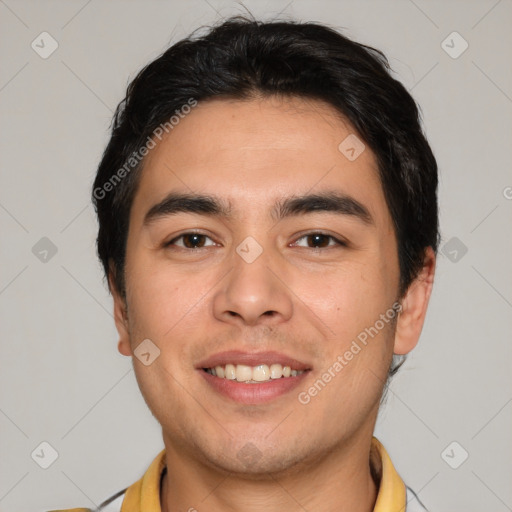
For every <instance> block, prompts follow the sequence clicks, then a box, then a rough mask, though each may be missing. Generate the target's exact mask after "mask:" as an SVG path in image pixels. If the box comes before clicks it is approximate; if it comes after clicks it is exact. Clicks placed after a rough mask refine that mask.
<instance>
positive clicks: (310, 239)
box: [294, 233, 346, 249]
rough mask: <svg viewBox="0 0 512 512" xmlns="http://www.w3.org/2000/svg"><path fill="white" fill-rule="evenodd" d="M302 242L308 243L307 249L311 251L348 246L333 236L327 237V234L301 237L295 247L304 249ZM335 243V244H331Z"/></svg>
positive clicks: (312, 234) (311, 234)
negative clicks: (300, 242)
mask: <svg viewBox="0 0 512 512" xmlns="http://www.w3.org/2000/svg"><path fill="white" fill-rule="evenodd" d="M300 240H305V241H306V247H307V248H310V249H324V248H327V247H334V246H336V245H338V246H345V245H346V244H345V243H344V242H342V241H341V240H338V239H337V238H334V237H333V236H332V235H327V234H325V233H309V234H307V235H304V236H302V237H300V238H299V239H298V240H297V242H295V244H294V245H298V246H300V247H304V245H302V244H299V243H298V242H299V241H300ZM331 242H334V243H331Z"/></svg>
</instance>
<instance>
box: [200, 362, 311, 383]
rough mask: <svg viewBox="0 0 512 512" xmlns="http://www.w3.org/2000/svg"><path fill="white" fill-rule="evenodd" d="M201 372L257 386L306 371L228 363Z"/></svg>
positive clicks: (272, 365) (263, 365)
mask: <svg viewBox="0 0 512 512" xmlns="http://www.w3.org/2000/svg"><path fill="white" fill-rule="evenodd" d="M203 370H204V371H205V372H206V373H209V374H210V375H213V376H214V377H217V378H219V379H228V380H236V381H237V382H245V383H246V384H258V383H260V382H268V381H270V380H274V379H288V378H290V377H297V376H298V375H301V374H303V373H304V372H305V371H308V370H297V369H296V368H292V367H291V366H283V365H281V364H279V363H274V364H270V365H268V364H265V363H261V364H258V365H256V366H248V365H245V364H237V365H235V364H232V363H228V364H226V365H218V366H215V367H213V368H203Z"/></svg>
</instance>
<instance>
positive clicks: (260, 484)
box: [161, 436, 378, 512]
mask: <svg viewBox="0 0 512 512" xmlns="http://www.w3.org/2000/svg"><path fill="white" fill-rule="evenodd" d="M167 444H168V443H166V462H167V468H168V471H167V472H166V473H165V475H164V477H163V479H162V488H161V504H162V512H177V511H178V510H186V511H190V512H194V510H196V511H200V510H205V509H208V510H209V511H211V512H221V511H222V512H226V511H233V512H235V511H237V510H244V511H246V512H278V511H279V512H282V510H283V509H285V508H286V510H287V511H293V512H294V511H297V512H303V511H304V510H322V511H336V512H349V511H350V512H370V511H372V510H373V507H374V504H375V501H376V497H377V485H376V484H375V481H374V478H372V469H373V470H374V469H375V468H371V467H370V445H371V436H370V438H369V439H368V436H366V439H365V440H360V441H358V442H356V443H353V442H351V443H350V445H348V444H347V445H345V446H342V447H338V448H337V449H335V450H332V451H330V453H329V454H327V455H325V456H324V457H322V458H321V459H320V460H318V461H316V462H315V464H314V465H313V464H308V465H307V466H305V467H303V468H299V469H297V468H295V470H294V471H292V472H288V473H287V474H284V473H282V474H266V475H264V476H262V477H261V478H259V479H255V478H247V477H244V476H240V475H235V474H229V473H225V472H223V471H216V470H214V469H212V468H211V467H209V466H208V467H207V466H205V465H204V464H202V463H200V462H198V461H196V460H191V459H188V460H186V459H183V457H182V456H180V455H181V454H179V453H178V452H177V451H175V450H174V449H173V447H172V446H167ZM377 472H378V470H377Z"/></svg>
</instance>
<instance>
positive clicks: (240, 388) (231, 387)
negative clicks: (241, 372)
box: [196, 350, 312, 405]
mask: <svg viewBox="0 0 512 512" xmlns="http://www.w3.org/2000/svg"><path fill="white" fill-rule="evenodd" d="M226 364H234V365H237V364H245V365H247V366H257V365H258V364H267V365H271V364H280V365H282V366H290V367H291V368H292V369H294V370H303V371H304V373H301V374H300V375H297V376H295V377H291V376H290V377H282V378H280V379H270V380H268V381H265V382H258V383H252V384H245V383H243V382H238V381H236V380H230V379H224V378H222V379H221V378H219V377H216V376H215V375H211V374H209V373H207V372H205V371H204V368H213V367H215V366H225V365H226ZM196 369H197V370H198V371H199V373H200V374H201V375H202V377H203V378H204V379H205V382H206V383H207V384H208V385H209V386H211V388H212V389H213V390H214V391H215V392H217V393H219V394H220V395H223V396H224V397H226V398H229V399H231V400H233V401H235V402H238V403H241V404H246V405H257V404H264V403H267V402H270V401H272V400H275V399H277V398H279V397H281V396H283V395H285V394H287V393H290V392H291V391H292V390H293V389H295V388H296V387H298V386H299V385H300V384H301V382H302V381H303V379H304V378H305V377H306V376H307V375H308V374H309V373H310V372H309V371H308V370H311V369H312V367H311V365H308V364H306V363H304V362H302V361H299V360H298V359H295V358H293V357H290V356H287V355H285V354H280V353H279V352H272V351H267V352H252V353H250V352H243V351H240V350H229V351H226V352H219V353H218V354H214V355H212V356H210V357H208V358H207V359H204V360H203V361H201V362H200V363H199V364H198V365H197V366H196Z"/></svg>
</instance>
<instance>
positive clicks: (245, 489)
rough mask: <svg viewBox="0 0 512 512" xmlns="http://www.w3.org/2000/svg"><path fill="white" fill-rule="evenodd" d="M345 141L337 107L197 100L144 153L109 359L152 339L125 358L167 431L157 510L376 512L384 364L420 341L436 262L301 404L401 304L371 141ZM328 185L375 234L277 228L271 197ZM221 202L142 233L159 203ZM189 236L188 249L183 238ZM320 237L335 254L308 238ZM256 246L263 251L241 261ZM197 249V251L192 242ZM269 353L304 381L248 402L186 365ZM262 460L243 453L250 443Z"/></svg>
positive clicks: (328, 218)
mask: <svg viewBox="0 0 512 512" xmlns="http://www.w3.org/2000/svg"><path fill="white" fill-rule="evenodd" d="M353 133H355V130H354V129H353V128H352V127H351V126H350V124H349V123H348V122H346V121H345V120H343V119H342V118H341V116H340V115H339V114H338V113H337V112H336V111H335V110H334V109H333V108H332V107H331V106H329V105H327V104H325V103H323V102H320V101H316V100H305V99H301V98H288V99H282V98H281V99H279V98H276V97H273V98H266V99H264V98H253V99H251V100H247V101H239V100H227V99H215V100H208V101H204V102H200V103H199V105H198V106H197V107H195V108H194V109H193V110H192V112H191V113H190V114H189V115H187V116H186V117H185V118H184V119H182V120H181V121H180V123H179V124H178V125H177V126H175V127H174V129H173V130H172V132H170V134H169V135H168V136H166V137H165V138H163V139H162V141H161V142H159V143H158V144H157V146H156V147H155V148H154V149H153V150H151V151H150V153H149V154H148V156H147V157H146V161H145V166H144V169H143V172H142V176H141V181H140V185H139V188H138V190H137V192H136V195H135V198H134V202H133V205H132V209H131V214H130V227H129V233H128V241H127V257H126V289H127V294H126V301H125V300H124V299H123V298H122V297H121V296H120V295H119V294H118V293H117V291H116V290H115V286H114V281H113V279H111V280H110V283H111V287H112V290H113V295H114V312H115V320H116V326H117V329H118V332H119V337H120V338H119V345H118V348H119V351H120V352H121V353H122V354H124V355H126V356H132V355H133V351H134V349H135V348H136V347H137V345H138V344H139V343H140V342H141V341H142V340H144V339H146V338H149V339H151V340H152V342H153V343H154V344H155V345H157V346H158V347H159V349H160V351H161V353H160V356H159V357H158V358H157V359H156V360H155V361H154V362H153V363H152V364H151V365H149V366H144V365H143V364H142V363H141V362H140V361H139V360H138V359H137V358H136V357H133V364H134V370H135V374H136V378H137V381H138V384H139V387H140V389H141V392H142V394H143V396H144V399H145V400H146V402H147V404H148V406H149V408H150V410H151V411H152V413H153V414H154V416H155V417H156V418H157V420H158V421H159V422H160V424H161V425H162V433H163V440H164V444H165V448H166V459H167V468H168V473H167V475H166V477H165V478H164V479H163V486H162V489H161V502H162V510H163V511H178V510H189V509H190V508H191V507H194V508H195V509H196V510H198V511H199V512H200V511H201V510H209V511H212V512H216V511H231V510H232V511H237V510H244V511H248V512H252V511H254V512H256V511H260V510H264V511H265V512H273V511H278V510H279V511H281V510H289V511H295V510H297V511H299V510H300V511H302V510H304V508H305V509H307V510H318V511H334V510H336V511H351V512H359V511H361V512H362V511H371V510H373V506H374V503H375V499H376V495H377V488H376V485H375V483H374V481H373V479H372V477H371V474H370V464H369V453H370V444H371V438H372V433H373V430H374V426H375V422H376V417H377V413H378V408H379V401H380V398H381V394H382V390H383V386H384V383H385V381H386V377H387V372H388V368H389V365H390V362H391V358H392V355H393V353H396V354H406V353H407V352H409V351H410V350H412V349H413V348H414V346H415V345H416V343H417V341H418V338H419V336H420V333H421V330H422V326H423V322H424V318H425V314H426V310H427V305H428V301H429V297H430V293H431V289H432V284H433V278H434V269H435V255H434V253H433V251H432V249H431V248H428V249H427V250H426V253H425V262H424V267H423V270H422V271H421V273H420V275H419V276H418V278H417V279H416V281H415V282H414V283H413V284H412V285H411V286H410V288H409V290H408V292H407V293H406V295H405V296H404V297H402V298H401V303H402V308H403V310H402V312H401V314H400V315H399V316H398V319H397V320H396V322H395V323H388V324H386V325H385V327H384V328H383V329H382V330H380V331H379V333H378V335H377V336H375V337H374V338H373V339H371V341H370V342H369V343H368V344H367V345H366V346H365V347H364V348H363V349H362V350H361V351H360V352H359V353H358V354H357V355H355V356H354V358H353V359H352V360H351V361H350V362H349V364H347V365H346V366H345V367H344V368H343V370H342V371H340V372H339V373H337V374H336V377H335V378H333V379H332V380H331V382H329V383H328V385H327V386H325V388H323V389H322V391H321V392H320V393H318V394H317V396H315V397H313V398H312V399H311V401H310V402H309V403H308V404H301V403H300V402H299V401H298V399H297V394H298V392H300V391H304V390H307V389H308V388H309V387H310V386H311V385H312V384H313V383H314V382H315V381H316V380H317V379H318V378H319V377H320V376H321V375H322V373H324V372H325V371H326V369H327V368H329V367H331V366H332V365H333V363H334V362H335V361H336V358H337V357H338V355H340V354H344V353H345V351H346V350H347V349H348V348H349V347H350V344H351V342H352V340H354V339H356V337H357V335H358V334H359V333H360V332H362V331H364V329H365V328H367V327H369V326H372V325H374V324H375V321H376V320H377V319H379V315H381V314H383V313H385V312H386V310H388V309H389V308H390V307H391V306H392V304H393V303H395V301H396V300H397V299H398V298H399V297H398V290H399V287H398V285H399V267H398V255H397V244H396V238H395V235H394V231H393V226H392V220H391V217H390V214H389V210H388V208H387V205H386V203H385V199H384V195H383V190H382V186H381V184H380V181H379V177H378V173H377V165H376V160H375V157H374V155H373V153H372V152H371V150H370V149H369V148H368V147H367V148H366V149H365V150H364V151H363V153H362V154H361V155H360V156H359V157H358V158H357V159H356V160H355V161H353V162H351V161H349V160H348V159H347V158H346V157H345V156H344V155H343V154H342V153H341V152H340V151H339V150H338V146H339V144H340V142H341V141H343V140H344V139H345V138H346V137H347V136H348V135H349V134H353ZM325 190H336V191H338V192H342V193H345V194H349V195H350V196H352V197H354V198H355V199H357V200H358V201H359V202H361V203H362V204H364V205H365V206H366V207H367V209H368V210H369V211H370V213H371V215H372V217H373V221H374V223H373V224H372V225H367V224H365V223H363V222H362V221H361V220H359V219H358V218H356V217H354V216H349V215H340V214H338V213H333V212H314V213H307V214H304V215H299V216H295V217H290V218H285V219H283V220H281V221H279V222H277V223H276V222H275V221H274V220H272V219H271V217H270V210H271V208H272V206H273V205H274V202H275V201H276V200H278V199H283V198H285V197H288V196H292V195H300V194H305V193H313V192H322V191H325ZM171 191H175V192H185V193H203V194H210V195H215V196H218V197H220V198H223V199H225V200H229V201H230V202H231V204H232V208H233V216H232V217H231V218H214V217H211V216H206V215H198V214H191V213H188V212H187V213H179V214H174V215H172V216H168V217H165V218H159V219H158V220H156V221H155V222H153V223H152V224H150V225H149V226H145V225H144V223H143V219H144V215H145V214H146V212H147V211H148V210H149V209H150V208H151V207H152V206H153V205H154V204H156V203H158V202H159V201H161V200H162V199H163V198H164V197H165V196H166V195H167V194H168V193H169V192H171ZM191 230H197V231H199V232H200V233H201V234H204V235H206V237H200V238H199V241H198V242H197V241H196V245H199V247H201V246H202V248H200V249H197V248H187V247H186V246H185V245H184V243H185V242H188V243H189V247H190V238H187V239H186V240H185V239H183V238H181V239H178V240H176V241H175V242H174V245H172V244H171V245H169V246H165V242H169V241H172V240H175V239H176V238H177V237H178V236H180V235H182V234H185V233H187V232H190V231H191ZM318 232H321V233H325V234H327V235H331V236H333V237H335V238H338V239H341V240H345V241H346V243H347V245H346V246H343V245H338V244H337V243H336V242H335V241H334V239H329V238H328V239H324V240H323V241H321V242H320V247H318V245H319V244H318V243H317V245H316V248H315V241H314V240H313V241H312V240H311V239H310V238H309V239H308V237H307V236H306V235H307V234H311V233H313V234H314V233H318ZM248 236H251V237H253V238H254V239H255V240H257V242H258V243H259V245H260V246H261V247H262V249H263V253H262V254H261V255H260V256H259V257H258V258H257V259H256V260H255V261H254V262H253V263H250V264H249V263H247V262H246V261H244V259H242V258H241V257H240V256H239V255H238V254H237V252H236V251H235V249H236V247H237V246H238V245H239V244H240V243H241V242H242V241H243V240H244V239H245V238H246V237H248ZM192 243H194V240H192ZM231 349H240V350H245V351H248V352H251V351H264V350H275V351H278V352H284V353H285V354H287V355H290V356H292V357H295V358H296V359H299V360H301V361H304V362H307V363H309V364H310V365H311V367H312V370H311V372H309V373H308V375H307V377H306V379H305V380H304V381H303V385H301V386H300V389H298V390H297V391H295V390H294V391H292V392H290V393H287V394H286V395H284V396H281V397H279V398H277V399H275V400H274V401H272V402H270V403H267V404H261V405H241V404H238V403H236V402H234V401H231V400H229V399H227V398H226V397H223V396H221V395H219V394H218V393H216V392H215V391H213V389H212V388H211V387H210V386H209V385H208V384H207V383H205V381H204V379H203V378H202V376H201V375H200V374H199V373H198V372H199V371H198V370H196V369H195V366H196V365H197V363H198V362H200V361H201V360H202V359H204V358H206V357H208V356H210V355H212V354H215V353H217V352H221V351H224V350H231ZM249 442H250V443H252V445H254V447H256V450H257V453H258V454H259V457H257V458H256V459H257V460H255V461H254V462H253V464H247V463H246V462H244V460H241V459H240V458H239V457H237V454H238V453H239V451H240V450H241V449H242V448H243V447H244V446H245V445H246V444H247V443H249Z"/></svg>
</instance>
